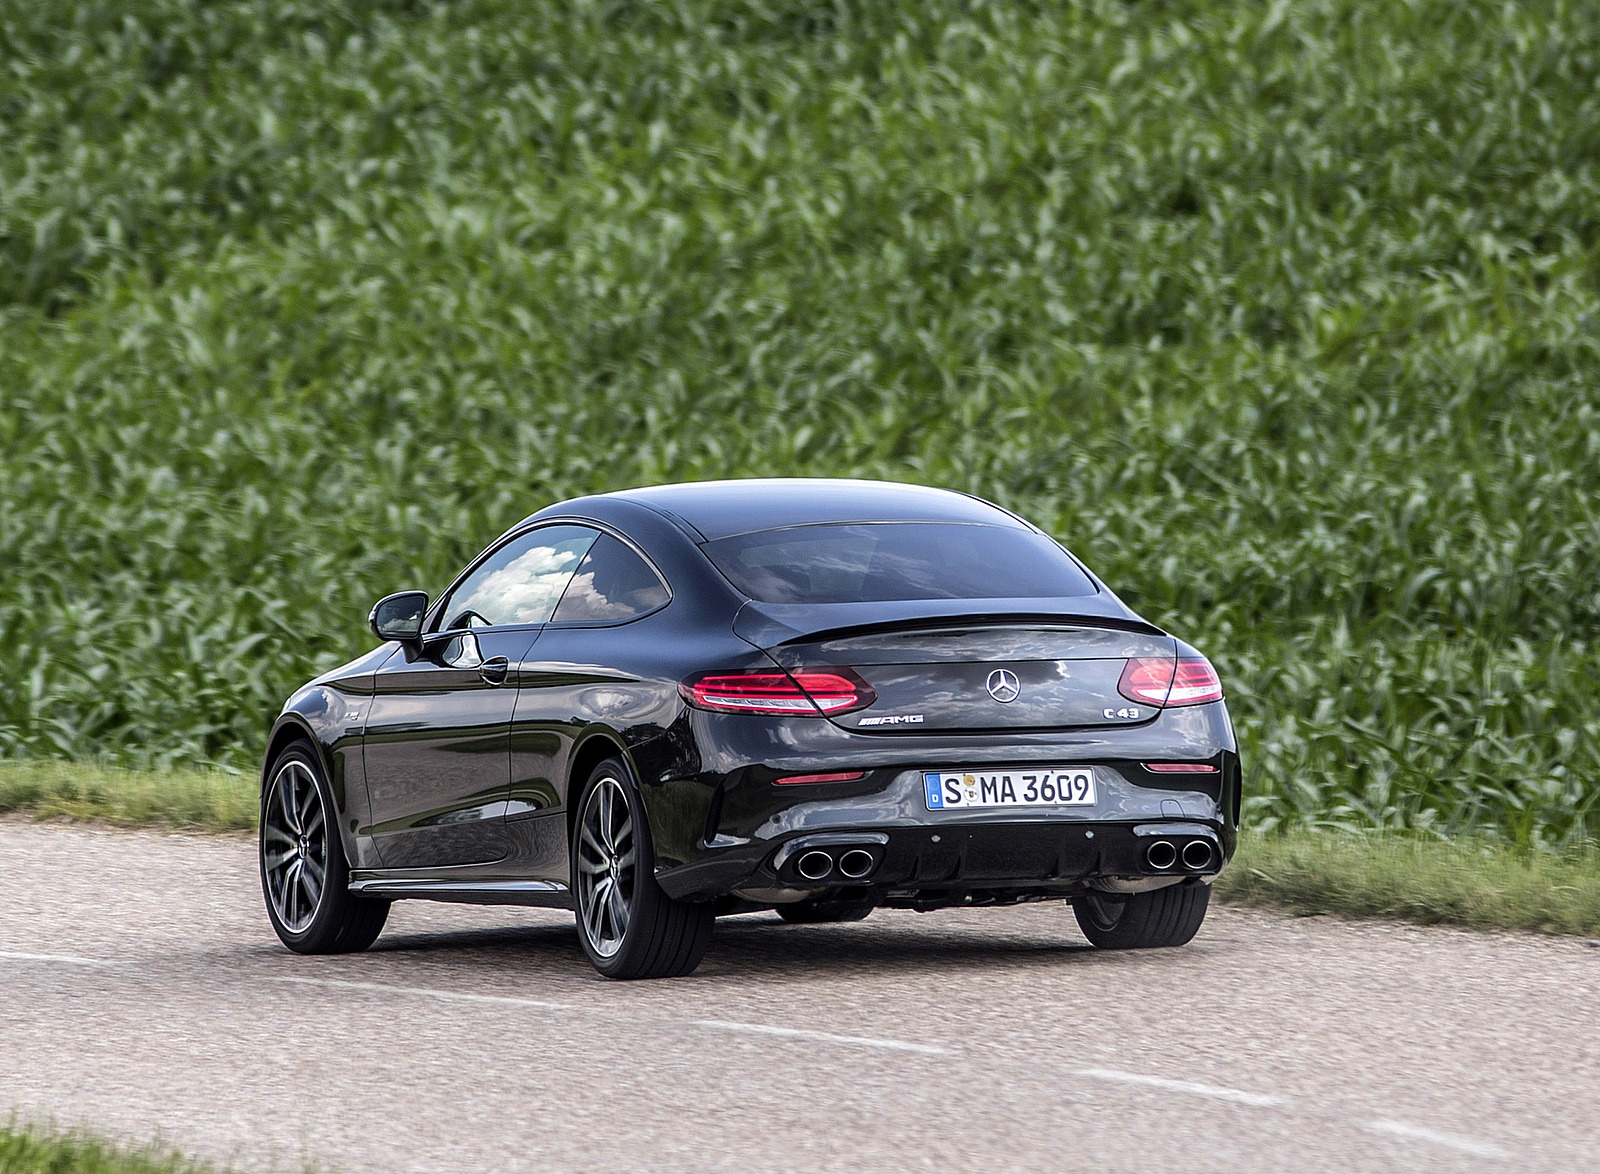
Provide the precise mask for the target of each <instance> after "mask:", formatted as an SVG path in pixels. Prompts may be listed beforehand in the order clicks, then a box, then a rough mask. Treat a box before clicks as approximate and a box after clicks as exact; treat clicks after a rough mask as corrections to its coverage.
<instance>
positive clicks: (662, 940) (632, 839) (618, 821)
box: [572, 758, 716, 978]
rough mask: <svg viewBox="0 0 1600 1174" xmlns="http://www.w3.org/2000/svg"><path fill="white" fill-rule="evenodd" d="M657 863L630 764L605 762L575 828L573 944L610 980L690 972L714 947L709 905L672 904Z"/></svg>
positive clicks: (585, 795)
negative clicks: (657, 873)
mask: <svg viewBox="0 0 1600 1174" xmlns="http://www.w3.org/2000/svg"><path fill="white" fill-rule="evenodd" d="M654 864H655V856H654V853H653V852H652V850H651V845H650V824H649V821H648V820H647V819H646V818H645V813H644V804H643V803H642V802H641V801H640V799H639V790H638V788H637V787H636V786H635V785H634V783H633V778H632V776H631V774H630V773H629V771H628V767H627V764H626V763H624V762H623V761H622V760H621V759H620V758H608V759H606V760H605V761H604V762H602V763H601V764H600V765H599V766H597V767H595V769H594V772H593V773H592V774H591V775H590V776H589V781H588V782H587V783H586V784H585V786H584V788H583V795H582V798H581V799H580V800H579V804H578V818H577V819H576V820H575V821H574V822H573V826H572V890H573V893H574V895H575V896H576V897H577V906H578V909H577V914H578V940H579V941H581V942H582V943H583V952H584V953H585V954H587V955H588V956H589V961H590V962H591V963H593V964H594V968H595V969H596V970H598V971H599V972H600V973H601V974H603V975H605V976H606V977H607V978H671V977H675V976H678V975H684V974H689V973H691V972H692V971H693V970H694V968H695V967H696V966H698V965H700V959H701V958H703V957H705V953H706V947H707V946H709V945H710V944H711V925H712V922H713V921H714V920H715V919H716V911H715V909H714V908H713V906H712V905H711V904H710V903H709V902H708V903H705V904H694V903H692V902H689V901H675V900H673V899H672V898H671V897H669V896H668V895H667V894H666V893H665V892H664V891H663V890H662V888H661V886H660V885H658V884H657V883H656V878H655V869H654Z"/></svg>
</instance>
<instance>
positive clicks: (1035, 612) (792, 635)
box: [733, 596, 1171, 649]
mask: <svg viewBox="0 0 1600 1174" xmlns="http://www.w3.org/2000/svg"><path fill="white" fill-rule="evenodd" d="M1041 602H1042V601H1039V600H1016V601H1007V600H993V599H975V600H949V599H941V600H928V601H915V600H914V601H910V602H907V603H904V604H901V605H900V607H901V608H902V609H904V610H897V613H896V614H895V615H893V616H892V617H891V618H886V619H873V620H868V619H864V618H860V619H858V618H855V617H849V620H848V621H847V617H846V615H845V614H842V613H843V612H844V611H845V610H846V609H848V610H851V611H854V610H856V609H863V608H868V607H873V608H884V607H886V606H887V605H885V604H856V603H822V604H810V605H807V604H762V603H757V602H756V601H754V600H751V601H750V602H748V603H746V604H745V605H744V606H743V607H741V608H740V609H739V611H738V614H736V615H735V616H734V618H733V631H734V634H735V635H737V636H738V637H739V638H740V639H742V640H744V641H746V642H748V643H750V644H753V645H755V646H756V647H757V648H761V649H773V648H781V647H783V646H784V645H787V644H798V643H801V642H810V641H814V640H824V639H833V640H837V639H845V638H848V637H850V636H857V635H865V634H867V633H869V632H900V631H912V630H916V629H918V628H943V627H1004V626H1007V625H1014V624H1036V625H1048V626H1050V627H1086V628H1109V629H1113V630H1116V631H1123V632H1138V633H1140V634H1142V635H1146V636H1170V635H1171V633H1169V632H1166V631H1163V630H1162V629H1161V628H1158V627H1156V625H1154V624H1152V623H1150V622H1149V621H1147V620H1143V619H1141V618H1139V617H1138V616H1137V615H1135V614H1134V613H1133V612H1132V611H1129V610H1128V609H1127V608H1126V607H1125V606H1124V605H1123V604H1122V601H1121V600H1116V601H1115V603H1111V602H1110V601H1103V600H1102V599H1100V598H1097V597H1094V596H1086V597H1084V598H1083V599H1081V600H1080V599H1074V600H1073V601H1072V602H1073V604H1074V606H1073V609H1072V610H1071V611H1067V610H1063V609H1053V608H1043V607H1040V606H1038V605H1039V603H1041ZM1085 603H1089V604H1090V605H1091V606H1089V607H1084V606H1083V604H1085ZM963 604H966V605H969V606H967V607H963V606H962V605H963ZM922 609H926V610H922ZM829 613H832V614H831V615H830V614H829ZM808 621H809V622H808Z"/></svg>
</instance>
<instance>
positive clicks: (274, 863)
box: [266, 848, 294, 872]
mask: <svg viewBox="0 0 1600 1174" xmlns="http://www.w3.org/2000/svg"><path fill="white" fill-rule="evenodd" d="M293 859H294V849H293V848H285V849H284V850H283V851H282V852H269V853H267V856H266V861H267V871H268V872H276V871H278V869H280V868H282V867H283V866H284V865H285V864H287V863H289V861H291V860H293Z"/></svg>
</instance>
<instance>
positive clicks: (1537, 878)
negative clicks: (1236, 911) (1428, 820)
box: [1217, 832, 1600, 936]
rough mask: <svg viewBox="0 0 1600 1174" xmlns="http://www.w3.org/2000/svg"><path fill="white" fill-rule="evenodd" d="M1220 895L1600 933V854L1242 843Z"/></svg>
mask: <svg viewBox="0 0 1600 1174" xmlns="http://www.w3.org/2000/svg"><path fill="white" fill-rule="evenodd" d="M1217 895H1218V896H1219V897H1221V898H1222V899H1223V900H1225V901H1231V902H1235V903H1239V904H1250V905H1268V906H1272V907H1274V908H1278V909H1287V910H1288V911H1290V912H1292V913H1302V914H1313V913H1334V914H1338V915H1340V916H1343V917H1383V918H1392V919H1395V920H1400V921H1414V922H1419V923H1421V924H1423V925H1461V926H1469V927H1472V928H1476V929H1523V930H1533V931H1535V932H1538V933H1558V934H1584V935H1596V936H1600V854H1597V853H1596V852H1595V851H1594V849H1593V848H1589V849H1586V850H1578V851H1569V852H1566V853H1562V854H1559V855H1558V854H1556V853H1553V852H1526V851H1520V850H1517V849H1514V848H1509V847H1504V846H1501V845H1497V844H1492V843H1489V842H1487V841H1484V840H1454V841H1438V840H1417V839H1411V838H1405V837H1400V836H1385V835H1368V836H1352V835H1338V834H1331V833H1311V832H1296V833H1288V834H1283V835H1271V836H1246V837H1244V839H1243V840H1242V842H1241V843H1240V846H1239V853H1238V855H1237V856H1236V857H1235V858H1234V862H1233V865H1232V867H1231V868H1229V869H1228V871H1227V872H1225V873H1224V874H1223V875H1222V876H1221V878H1219V879H1218V881H1217Z"/></svg>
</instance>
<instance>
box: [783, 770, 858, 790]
mask: <svg viewBox="0 0 1600 1174" xmlns="http://www.w3.org/2000/svg"><path fill="white" fill-rule="evenodd" d="M866 777H867V772H866V771H864V770H836V771H832V772H830V773H828V774H825V775H787V776H785V777H784V778H781V779H773V780H772V781H773V782H775V783H778V784H780V785H782V786H785V787H787V786H789V785H791V784H793V783H853V782H855V781H856V780H857V779H864V778H866Z"/></svg>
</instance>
